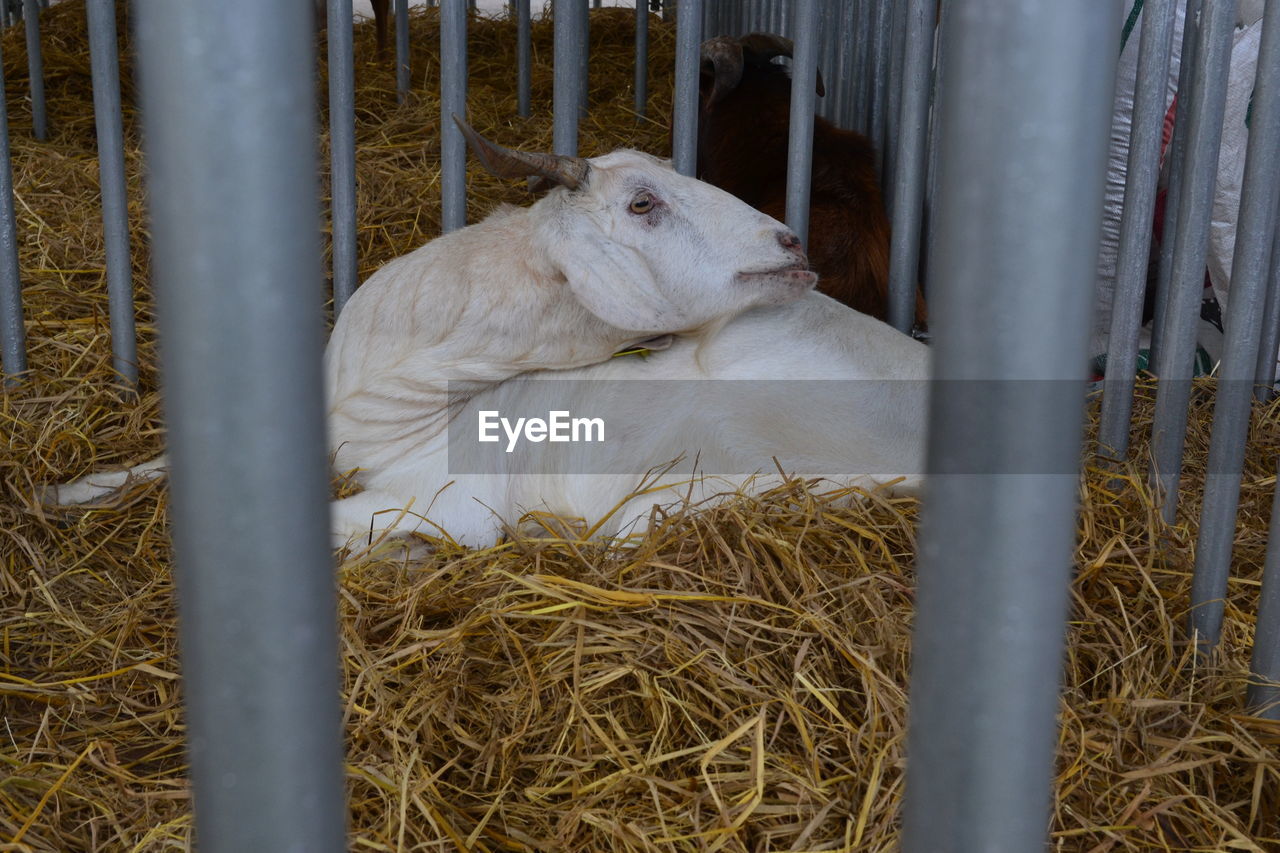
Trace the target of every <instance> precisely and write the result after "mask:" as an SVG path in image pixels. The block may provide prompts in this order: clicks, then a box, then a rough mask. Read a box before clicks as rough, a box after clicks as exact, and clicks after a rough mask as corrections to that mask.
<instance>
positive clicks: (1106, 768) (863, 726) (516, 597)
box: [0, 3, 1280, 853]
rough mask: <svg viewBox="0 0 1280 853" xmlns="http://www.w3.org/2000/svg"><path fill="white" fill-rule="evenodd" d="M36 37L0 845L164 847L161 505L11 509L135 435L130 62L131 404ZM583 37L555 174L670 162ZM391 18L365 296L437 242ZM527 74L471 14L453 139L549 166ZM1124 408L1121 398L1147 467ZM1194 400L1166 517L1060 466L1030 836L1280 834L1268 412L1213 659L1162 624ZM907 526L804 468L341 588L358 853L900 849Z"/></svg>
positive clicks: (655, 109)
mask: <svg viewBox="0 0 1280 853" xmlns="http://www.w3.org/2000/svg"><path fill="white" fill-rule="evenodd" d="M122 5H123V4H122ZM43 22H44V28H45V29H44V33H45V36H44V45H45V72H46V77H47V84H48V98H49V107H50V127H51V132H52V139H51V140H50V141H49V142H48V143H35V142H33V141H31V138H30V120H29V109H28V106H27V105H26V103H25V93H26V89H27V82H26V65H25V62H26V59H25V50H24V47H23V42H22V33H21V29H20V28H11V29H10V30H9V31H8V32H6V33H5V34H4V40H3V49H4V57H5V60H4V73H5V78H6V80H7V84H8V85H7V89H8V91H7V97H8V107H9V117H10V122H11V125H12V134H13V160H14V169H15V182H16V184H15V185H16V197H17V209H18V216H19V239H20V253H21V263H22V271H23V276H24V280H25V282H26V289H25V294H24V295H25V299H26V310H27V318H28V325H27V328H28V337H29V346H30V357H31V365H32V369H33V375H32V377H31V380H30V381H29V382H28V383H27V384H25V385H24V386H23V387H22V388H20V389H18V390H16V391H13V392H11V393H7V394H4V395H0V424H2V426H0V441H3V447H4V450H3V454H0V478H2V482H3V499H2V500H0V556H2V559H0V717H3V726H2V727H0V849H3V850H32V851H78V850H102V851H108V850H111V851H114V850H131V851H158V850H170V849H175V848H185V847H186V846H188V845H189V841H190V836H191V826H192V824H191V803H190V798H189V790H188V786H187V781H186V777H185V757H184V746H183V731H184V729H183V713H182V706H181V695H182V694H181V682H180V680H179V674H178V673H179V662H178V658H177V652H176V648H175V612H174V600H173V586H172V578H171V572H170V568H171V560H170V547H169V540H168V535H167V532H166V523H167V520H166V505H165V498H164V490H163V488H160V487H155V486H140V487H138V488H135V489H133V490H131V491H130V492H129V493H128V494H127V495H125V496H124V497H123V498H121V499H120V500H119V501H117V502H115V503H113V504H111V505H108V506H102V507H96V508H92V509H87V510H86V509H81V510H75V511H67V512H58V513H55V512H53V511H51V510H50V509H48V508H42V507H41V506H40V505H39V504H38V503H37V502H36V501H35V499H34V498H33V495H34V494H35V493H36V491H37V487H38V485H39V484H41V483H48V482H55V481H63V480H67V479H70V478H72V477H76V476H79V475H81V474H84V473H86V472H87V471H90V470H93V469H97V468H102V467H108V466H118V465H122V464H126V463H133V462H137V461H140V460H142V459H145V458H149V457H150V456H152V455H153V454H154V453H155V452H156V451H157V450H158V448H159V447H160V445H161V443H162V429H161V420H160V412H159V400H158V397H157V391H156V385H157V376H156V358H155V355H156V352H155V332H154V325H153V313H152V305H151V301H150V294H149V291H148V288H147V285H146V282H147V268H146V260H147V258H146V245H147V234H146V230H145V223H144V217H143V207H142V191H141V190H142V187H141V183H140V177H139V174H140V170H139V166H140V158H139V153H138V133H137V121H136V119H137V116H136V113H135V112H134V111H133V106H132V105H133V104H134V103H135V94H136V93H135V89H134V85H133V78H132V75H131V74H130V73H128V70H127V69H126V73H125V75H124V77H123V84H124V87H125V93H124V94H125V101H126V110H127V115H126V129H127V134H128V140H127V149H128V153H127V156H128V170H129V176H130V178H129V180H130V192H131V209H130V213H131V216H132V229H133V232H132V234H133V247H134V256H133V269H134V274H135V280H136V281H137V282H138V291H139V292H138V299H139V320H140V324H141V325H140V333H141V365H140V367H141V376H142V378H141V382H142V393H141V396H140V399H139V400H138V401H137V402H132V401H129V400H124V399H122V398H121V397H119V396H118V395H117V394H116V393H115V392H113V391H112V390H111V389H110V387H109V385H110V381H109V380H110V375H111V374H110V355H109V341H108V335H107V312H106V305H107V300H106V291H105V287H104V283H103V266H104V258H103V245H102V240H101V236H100V235H101V227H100V221H99V207H98V198H97V180H98V178H97V163H96V159H95V141H94V123H93V105H92V98H91V92H90V85H89V55H88V47H87V43H86V35H85V32H84V24H83V7H82V6H81V5H80V4H79V3H64V4H60V5H57V6H55V7H53V8H52V9H50V10H49V11H48V12H46V13H44V15H43ZM121 24H122V29H121V32H122V33H125V32H126V30H125V29H124V27H123V24H124V21H123V18H122V20H121ZM592 24H593V25H592V29H591V49H592V72H593V73H592V78H591V84H592V86H591V98H592V109H591V112H590V115H589V117H588V118H587V119H586V120H585V122H584V124H583V140H582V141H583V152H584V153H585V154H588V155H591V154H597V153H602V152H605V151H608V150H610V149H612V148H615V147H618V146H622V145H627V146H632V147H636V148H641V149H644V150H647V151H651V152H655V153H664V152H665V151H666V150H667V144H666V138H667V128H666V126H665V118H664V117H665V116H666V115H667V114H668V111H669V107H670V90H671V79H670V68H671V58H672V48H673V42H674V33H673V30H672V29H671V28H670V27H668V26H667V25H665V24H661V23H659V22H657V21H655V22H654V24H653V29H652V36H653V46H652V69H653V70H652V74H651V87H652V92H653V93H654V97H653V99H652V103H651V107H650V110H651V115H653V116H655V117H657V120H656V121H650V120H639V119H637V118H636V116H635V115H634V114H633V113H632V111H631V108H630V106H631V97H632V96H631V91H630V87H631V79H632V78H631V73H632V72H631V61H632V51H631V39H632V34H633V30H632V26H633V25H632V13H631V12H630V11H621V10H616V11H615V10H604V11H603V12H596V13H593V16H592ZM412 27H413V44H414V45H415V51H414V56H413V68H414V74H413V80H414V86H415V90H416V94H415V96H414V98H413V100H412V102H411V103H409V104H408V105H406V106H403V107H397V106H396V103H395V92H394V79H393V75H392V69H391V63H390V62H389V61H387V62H382V63H378V62H376V61H375V58H374V45H373V34H372V29H371V26H368V25H362V26H361V27H360V28H359V31H358V32H357V37H356V49H357V54H358V56H357V69H356V73H357V85H358V88H359V91H358V93H357V109H358V114H357V121H358V129H357V135H358V143H359V182H360V190H359V205H360V214H359V215H360V258H361V266H362V273H363V274H366V275H367V274H368V273H369V272H370V271H372V270H374V269H375V268H377V267H378V266H379V265H380V264H382V263H383V262H385V261H387V260H389V259H390V258H392V257H394V256H396V255H399V254H402V253H403V252H406V251H408V250H410V249H412V248H414V247H416V246H418V245H420V244H421V243H422V242H424V241H425V240H427V239H429V238H430V237H432V236H434V235H435V234H436V233H437V229H438V218H439V200H438V199H439V187H438V180H437V178H438V174H439V173H438V162H437V161H438V142H437V134H438V129H439V128H438V125H439V109H438V103H437V101H436V100H435V93H434V91H433V88H432V87H433V86H434V85H435V81H436V80H437V79H438V77H437V65H436V62H435V58H434V54H435V46H436V44H437V30H436V19H435V17H434V13H431V12H418V13H415V15H414V16H413V19H412ZM122 42H127V38H122ZM125 47H126V48H127V44H126V45H125ZM124 55H125V56H126V57H127V56H128V54H127V51H126V52H125V54H124ZM534 59H535V66H534V80H533V84H534V103H535V107H536V114H537V117H535V118H532V119H527V120H522V119H518V118H516V117H515V95H514V91H515V86H514V68H515V39H514V28H513V26H512V25H510V24H508V23H506V22H503V21H489V20H480V21H476V22H474V24H473V26H472V28H471V53H470V63H471V78H470V79H471V84H470V85H471V90H470V103H471V118H472V122H473V123H474V124H475V126H476V127H477V129H479V130H481V131H482V132H484V133H486V134H490V135H491V136H493V137H494V138H495V139H496V140H497V141H499V142H502V143H504V144H509V145H524V146H530V147H533V148H547V149H549V148H550V143H551V122H550V116H549V111H550V109H549V108H550V100H551V65H550V59H551V32H550V27H549V25H548V24H547V23H538V24H537V25H536V26H535V29H534ZM127 62H128V59H126V63H127ZM323 91H324V89H323V81H321V83H320V87H319V88H317V97H318V99H319V102H320V103H321V105H323V104H325V103H326V101H325V99H324V97H323V94H322V93H323ZM326 156H327V155H326ZM324 162H327V160H325V161H324ZM469 178H470V181H471V184H470V186H471V195H470V212H471V217H472V219H473V220H474V219H475V218H477V217H479V216H481V215H483V213H484V212H485V211H486V210H488V209H489V208H491V207H492V206H493V204H495V203H496V202H498V201H499V200H508V201H512V202H516V203H519V202H521V201H522V190H521V189H520V188H519V187H518V186H513V185H508V184H504V183H501V182H499V181H497V180H495V179H492V178H490V177H488V176H487V175H485V174H483V173H481V172H479V171H478V170H476V169H475V168H474V167H473V168H472V170H471V172H470V176H469ZM324 292H327V291H326V290H322V289H321V283H320V282H317V298H320V295H321V294H322V293H324ZM1151 402H1152V401H1151V389H1150V387H1145V388H1144V389H1143V391H1142V399H1141V400H1140V401H1139V402H1138V406H1137V410H1138V418H1137V422H1138V424H1139V427H1138V428H1136V429H1135V432H1134V441H1135V448H1136V451H1137V454H1138V456H1139V458H1141V457H1142V456H1143V455H1144V454H1145V450H1146V444H1145V441H1146V439H1145V436H1144V430H1143V429H1142V425H1143V424H1149V422H1150V416H1151V409H1152V405H1151ZM1211 402H1212V386H1211V385H1204V386H1203V387H1202V388H1201V390H1200V391H1198V392H1197V399H1196V401H1195V403H1194V410H1193V412H1192V416H1191V423H1192V425H1191V432H1190V436H1189V441H1188V468H1187V476H1186V478H1185V481H1184V488H1185V491H1184V493H1183V496H1182V507H1183V516H1182V518H1183V520H1182V521H1181V522H1180V523H1179V524H1178V525H1176V526H1173V527H1168V526H1164V525H1162V524H1160V523H1159V521H1158V520H1157V515H1156V513H1155V512H1154V511H1153V509H1152V506H1151V502H1150V496H1149V495H1148V494H1147V492H1146V491H1145V489H1144V488H1142V486H1141V483H1142V477H1141V476H1139V475H1138V474H1137V473H1136V472H1131V474H1130V478H1129V481H1128V482H1127V483H1126V485H1125V487H1124V488H1123V489H1120V490H1118V491H1112V490H1110V489H1109V488H1108V486H1107V483H1108V479H1107V478H1106V477H1104V476H1102V473H1101V472H1098V471H1089V472H1088V473H1087V474H1086V475H1085V477H1084V478H1083V480H1082V485H1081V491H1080V494H1081V500H1082V513H1081V515H1080V523H1079V543H1078V547H1077V550H1076V575H1075V581H1074V584H1073V587H1072V593H1073V603H1074V609H1073V612H1072V615H1071V622H1070V629H1069V646H1068V654H1067V659H1066V687H1065V691H1064V693H1063V697H1062V701H1061V715H1060V723H1061V727H1060V733H1059V746H1058V766H1057V778H1056V781H1055V785H1054V788H1055V794H1056V795H1055V799H1054V804H1053V812H1052V826H1051V832H1052V838H1053V841H1054V845H1055V849H1059V850H1073V851H1074V850H1080V851H1098V853H1102V851H1120V850H1133V851H1138V850H1220V849H1238V850H1255V851H1263V850H1266V849H1272V850H1274V849H1280V848H1278V845H1280V829H1278V828H1277V822H1278V811H1280V784H1278V780H1277V776H1278V775H1280V773H1278V771H1280V757H1278V755H1277V743H1278V742H1280V725H1278V724H1275V723H1267V722H1264V721H1261V720H1258V719H1253V718H1250V717H1247V716H1245V715H1244V714H1243V710H1242V695H1243V692H1244V686H1245V673H1246V670H1247V664H1248V655H1249V648H1250V643H1251V640H1252V633H1253V631H1252V625H1253V614H1254V612H1255V608H1256V603H1257V598H1258V585H1259V575H1260V568H1261V565H1262V559H1263V549H1264V545H1265V537H1266V523H1267V513H1268V508H1269V501H1270V495H1271V490H1272V489H1273V488H1274V487H1275V477H1274V467H1273V464H1274V460H1275V459H1276V456H1277V453H1278V452H1280V429H1278V428H1277V427H1278V423H1280V409H1278V408H1277V407H1276V406H1271V407H1269V408H1267V409H1259V411H1258V412H1257V413H1256V418H1255V423H1254V428H1253V442H1252V445H1251V450H1250V454H1249V459H1248V463H1247V467H1246V471H1245V475H1244V488H1243V493H1242V497H1241V523H1240V527H1239V530H1238V533H1237V538H1236V565H1235V573H1234V578H1233V580H1232V583H1231V587H1230V599H1229V601H1228V602H1227V614H1226V629H1225V637H1224V644H1223V645H1224V650H1225V653H1224V655H1223V657H1222V659H1221V661H1220V663H1219V664H1218V665H1217V666H1216V667H1214V668H1204V667H1197V666H1195V665H1193V659H1192V657H1191V656H1190V655H1189V653H1188V644H1187V638H1186V634H1185V630H1184V625H1185V622H1186V609H1187V596H1188V589H1189V586H1190V576H1189V572H1190V568H1191V565H1192V545H1193V543H1194V538H1195V532H1196V527H1195V522H1194V519H1195V517H1196V514H1197V513H1198V504H1199V493H1200V485H1201V482H1202V481H1203V469H1204V460H1205V455H1206V449H1207V444H1208V429H1209V422H1210V417H1211V413H1212V406H1211ZM1095 417H1096V412H1095ZM763 461H764V460H762V462H763ZM917 513H918V506H917V503H916V502H915V501H914V500H909V499H900V500H883V499H873V500H872V501H870V502H869V503H868V504H866V505H864V506H861V507H856V508H846V507H843V506H837V505H836V504H835V503H834V502H833V500H832V496H831V495H824V494H820V493H818V492H816V491H814V490H812V489H811V488H809V487H806V486H804V485H802V484H796V485H794V487H792V488H789V489H786V490H782V491H778V492H775V493H773V494H770V495H768V496H766V497H764V498H759V499H756V498H746V497H744V498H742V499H740V500H737V501H735V502H732V503H730V504H728V505H726V506H722V507H719V508H716V509H712V510H709V511H703V512H694V511H687V510H681V509H679V508H676V509H673V510H672V511H671V512H670V513H660V514H659V515H658V521H657V523H656V525H655V528H654V530H653V532H652V533H651V534H650V535H648V536H647V538H646V539H645V540H644V542H643V543H642V544H641V545H640V546H639V547H637V548H633V549H627V550H610V549H608V548H604V547H601V546H599V545H595V544H588V543H582V542H571V541H551V540H520V541H511V542H508V543H506V544H503V545H501V546H498V547H495V548H492V549H489V550H486V551H464V550H458V549H455V550H447V549H446V550H444V551H442V552H441V553H438V554H437V555H436V556H434V557H432V558H430V559H428V560H426V561H425V562H422V563H417V564H412V565H410V564H406V563H405V562H404V561H402V560H398V559H396V558H395V557H394V555H393V556H390V557H388V558H387V559H384V560H380V561H368V562H362V563H360V564H357V565H346V566H343V567H342V568H341V569H340V570H339V572H338V576H337V582H338V584H339V590H340V608H341V626H340V630H341V645H342V677H343V695H342V703H343V706H342V707H343V720H344V723H345V726H346V748H347V764H346V775H347V782H348V790H349V795H350V806H351V813H350V827H351V849H353V850H454V849H465V850H478V851H479V850H490V851H497V850H547V851H552V850H554V851H582V852H583V853H586V851H599V850H637V851H639V850H646V851H655V850H726V851H734V850H740V851H747V850H751V851H757V850H846V851H852V850H889V849H895V848H896V846H897V837H898V831H899V825H898V813H899V805H900V803H901V798H902V790H903V785H902V783H903V767H904V757H903V743H904V731H905V719H906V714H905V712H906V700H907V697H906V684H907V676H908V663H909V641H910V627H911V614H912V602H913V589H914V559H913V554H914V537H915V525H916V519H917ZM999 759H1000V756H998V755H995V756H992V760H993V761H998V760H999Z"/></svg>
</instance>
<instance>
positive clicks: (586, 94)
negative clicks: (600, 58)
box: [574, 0, 591, 118]
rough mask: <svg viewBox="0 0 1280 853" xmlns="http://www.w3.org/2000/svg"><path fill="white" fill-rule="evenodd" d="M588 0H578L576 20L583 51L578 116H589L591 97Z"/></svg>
mask: <svg viewBox="0 0 1280 853" xmlns="http://www.w3.org/2000/svg"><path fill="white" fill-rule="evenodd" d="M588 11H589V9H588V7H587V4H586V0H578V8H577V9H576V10H575V12H574V21H576V22H577V25H578V29H579V30H580V35H579V37H578V38H579V39H580V41H581V43H582V52H581V53H580V54H578V117H579V118H586V117H587V103H588V99H589V98H590V97H591V62H590V58H591V17H590V15H589V14H588Z"/></svg>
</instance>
